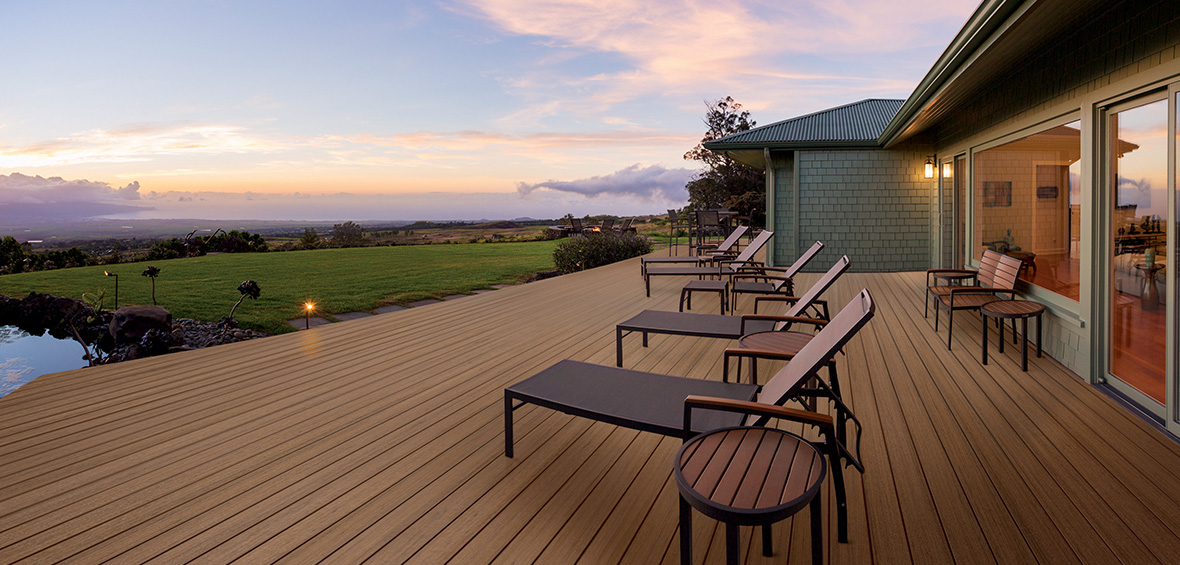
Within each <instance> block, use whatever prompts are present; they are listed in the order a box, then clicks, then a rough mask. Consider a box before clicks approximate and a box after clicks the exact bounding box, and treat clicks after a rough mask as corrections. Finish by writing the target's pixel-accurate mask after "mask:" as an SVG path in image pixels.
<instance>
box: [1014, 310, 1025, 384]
mask: <svg viewBox="0 0 1180 565" xmlns="http://www.w3.org/2000/svg"><path fill="white" fill-rule="evenodd" d="M1012 323H1013V324H1015V323H1016V320H1012ZM1012 331H1013V332H1015V331H1016V330H1015V329H1013V330H1012ZM1020 331H1021V332H1022V335H1023V339H1021V341H1020V370H1021V371H1024V372H1026V373H1027V372H1028V317H1024V318H1021V319H1020Z"/></svg>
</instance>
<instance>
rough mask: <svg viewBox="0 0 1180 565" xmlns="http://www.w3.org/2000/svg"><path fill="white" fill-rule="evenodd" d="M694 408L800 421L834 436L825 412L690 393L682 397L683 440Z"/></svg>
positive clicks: (689, 431) (688, 432) (689, 433)
mask: <svg viewBox="0 0 1180 565" xmlns="http://www.w3.org/2000/svg"><path fill="white" fill-rule="evenodd" d="M694 408H702V409H707V410H721V411H724V412H738V413H741V414H749V415H753V416H758V417H759V420H760V421H763V422H764V421H765V420H768V419H770V418H778V419H780V420H788V421H792V422H801V423H804V424H810V425H813V426H818V427H819V428H820V429H821V430H822V431H823V432H824V433H826V434H829V436H830V437H835V429H836V423H835V420H833V419H832V417H831V416H829V415H827V414H819V413H816V412H808V411H806V410H799V409H796V408H787V407H784V406H777V405H774V404H763V403H761V402H751V401H749V400H734V399H732V398H717V397H712V396H696V395H692V396H689V397H688V398H685V399H684V441H688V440H689V439H690V438H691V437H692V410H693V409H694Z"/></svg>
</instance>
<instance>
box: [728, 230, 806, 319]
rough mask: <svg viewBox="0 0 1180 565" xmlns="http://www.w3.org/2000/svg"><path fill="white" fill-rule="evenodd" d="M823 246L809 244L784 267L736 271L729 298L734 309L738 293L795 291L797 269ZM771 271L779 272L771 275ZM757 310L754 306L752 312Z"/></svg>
mask: <svg viewBox="0 0 1180 565" xmlns="http://www.w3.org/2000/svg"><path fill="white" fill-rule="evenodd" d="M823 248H824V244H823V242H821V241H817V242H815V243H813V244H811V247H810V248H809V249H808V250H807V251H805V252H804V253H803V255H800V256H799V258H798V259H796V260H795V262H794V263H792V264H791V266H790V267H787V268H786V269H778V268H775V267H760V268H758V269H757V271H758V273H757V274H749V273H738V274H736V275H734V276H733V277H732V281H733V288H732V289H731V293H732V294H733V299H732V300H730V304H732V305H733V308H734V309H736V308H737V298H738V294H785V295H788V296H789V295H791V294H793V293H794V292H795V282H794V280H793V279H794V277H795V275H797V274H799V271H801V270H803V267H805V266H807V263H809V262H811V260H812V259H814V258H815V256H816V255H818V254H819V252H820V250H822V249H823ZM771 272H777V273H779V274H775V275H772V274H770V273H771ZM757 312H758V309H757V307H756V306H755V308H754V313H757Z"/></svg>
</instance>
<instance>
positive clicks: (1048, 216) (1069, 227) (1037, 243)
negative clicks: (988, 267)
mask: <svg viewBox="0 0 1180 565" xmlns="http://www.w3.org/2000/svg"><path fill="white" fill-rule="evenodd" d="M1080 157H1081V123H1080V122H1073V123H1070V124H1066V125H1062V126H1057V127H1054V128H1050V129H1047V130H1045V131H1042V132H1038V133H1035V134H1033V135H1030V136H1027V137H1024V138H1021V139H1018V140H1016V141H1012V142H1009V143H1005V144H1004V145H1000V146H998V147H993V148H991V149H987V150H985V151H981V152H978V153H976V154H975V179H974V181H975V184H974V196H973V200H974V209H975V216H974V217H975V221H974V227H975V234H974V236H975V237H974V243H975V245H974V246H973V253H974V256H975V258H976V259H979V258H980V257H981V256H982V255H983V251H984V250H985V249H993V250H995V251H999V252H1001V253H1006V254H1008V255H1011V256H1013V257H1016V258H1018V259H1021V260H1022V262H1023V264H1022V266H1021V272H1020V277H1021V278H1022V279H1024V280H1026V281H1028V282H1029V283H1031V284H1035V285H1037V286H1039V287H1042V288H1045V289H1047V290H1050V291H1053V292H1055V293H1057V294H1060V295H1062V296H1065V297H1066V298H1070V299H1072V300H1078V295H1079V281H1080V280H1081V278H1080V276H1079V272H1078V269H1079V265H1080V261H1079V258H1080V257H1081V252H1082V249H1081V213H1082V210H1081V206H1082V199H1081V162H1080Z"/></svg>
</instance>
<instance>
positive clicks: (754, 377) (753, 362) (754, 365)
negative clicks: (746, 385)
mask: <svg viewBox="0 0 1180 565" xmlns="http://www.w3.org/2000/svg"><path fill="white" fill-rule="evenodd" d="M750 384H752V385H756V384H758V358H757V357H751V358H750Z"/></svg>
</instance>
